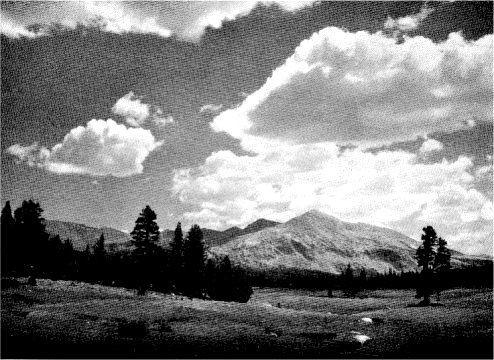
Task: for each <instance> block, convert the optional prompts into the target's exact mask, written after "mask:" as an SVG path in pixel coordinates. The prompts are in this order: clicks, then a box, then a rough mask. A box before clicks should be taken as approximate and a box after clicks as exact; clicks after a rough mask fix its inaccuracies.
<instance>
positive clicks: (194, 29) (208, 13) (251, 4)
mask: <svg viewBox="0 0 494 360" xmlns="http://www.w3.org/2000/svg"><path fill="white" fill-rule="evenodd" d="M314 2H315V0H302V1H273V0H268V1H233V2H232V1H220V2H207V1H204V2H199V3H198V4H194V5H192V6H194V7H195V10H196V11H195V14H194V15H193V16H192V17H191V18H190V20H191V21H190V22H188V23H187V25H186V26H185V28H184V29H183V30H182V31H181V34H182V36H185V37H187V38H190V39H199V38H200V37H201V36H202V34H203V33H204V30H205V29H206V28H207V27H211V28H213V29H218V28H221V26H222V24H223V21H227V20H234V19H236V18H238V17H240V16H243V15H247V14H248V13H250V12H251V11H252V9H254V8H255V7H256V6H257V5H258V4H259V3H262V4H265V5H270V4H278V5H279V6H281V8H283V9H284V10H287V11H296V10H299V9H301V8H304V7H306V6H309V5H311V4H312V3H314Z"/></svg>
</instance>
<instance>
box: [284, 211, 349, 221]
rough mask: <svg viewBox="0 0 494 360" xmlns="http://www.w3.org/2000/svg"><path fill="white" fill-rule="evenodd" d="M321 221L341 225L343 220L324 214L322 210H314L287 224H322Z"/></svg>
mask: <svg viewBox="0 0 494 360" xmlns="http://www.w3.org/2000/svg"><path fill="white" fill-rule="evenodd" d="M321 221H323V222H325V223H333V224H336V223H341V220H340V219H338V218H336V217H334V216H331V215H328V214H326V213H323V212H322V211H320V210H316V209H312V210H309V211H307V212H305V213H303V214H302V215H299V216H297V217H294V218H293V219H290V220H289V221H288V222H287V224H289V223H299V222H309V223H312V222H321Z"/></svg>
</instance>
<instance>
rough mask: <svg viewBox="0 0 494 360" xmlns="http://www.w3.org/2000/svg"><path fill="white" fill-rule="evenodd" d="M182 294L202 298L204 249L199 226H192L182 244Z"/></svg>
mask: <svg viewBox="0 0 494 360" xmlns="http://www.w3.org/2000/svg"><path fill="white" fill-rule="evenodd" d="M183 259H184V284H183V286H184V292H185V293H186V294H187V295H188V296H190V297H202V296H203V293H204V287H205V286H204V273H205V261H206V248H205V243H204V236H203V233H202V230H201V228H200V227H199V225H193V226H192V227H191V228H190V230H189V232H188V233H187V237H186V239H185V242H184V252H183Z"/></svg>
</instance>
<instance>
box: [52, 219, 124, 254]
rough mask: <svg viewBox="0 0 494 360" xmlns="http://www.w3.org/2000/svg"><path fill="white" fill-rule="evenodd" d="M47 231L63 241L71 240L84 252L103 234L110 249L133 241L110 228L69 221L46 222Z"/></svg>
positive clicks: (121, 232) (122, 233) (77, 248)
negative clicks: (87, 246)
mask: <svg viewBox="0 0 494 360" xmlns="http://www.w3.org/2000/svg"><path fill="white" fill-rule="evenodd" d="M45 223H46V231H47V232H48V233H49V234H50V235H51V236H55V235H59V236H60V238H61V239H62V241H63V240H65V239H70V240H72V244H73V245H74V249H76V250H84V249H85V248H86V245H87V244H89V245H90V246H92V245H94V243H95V242H96V241H97V240H98V239H99V238H100V236H101V234H104V236H105V244H106V245H107V246H108V247H109V248H114V247H120V246H125V245H126V244H128V242H129V241H130V240H131V237H130V235H129V234H127V233H124V232H123V231H119V230H115V229H112V228H109V227H102V228H94V227H91V226H86V225H84V224H78V223H73V222H68V221H59V220H45Z"/></svg>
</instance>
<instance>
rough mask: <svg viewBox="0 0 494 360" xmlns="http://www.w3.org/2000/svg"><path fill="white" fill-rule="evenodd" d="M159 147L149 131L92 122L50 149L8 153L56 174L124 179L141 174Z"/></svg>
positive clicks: (14, 148)
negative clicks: (148, 158)
mask: <svg viewBox="0 0 494 360" xmlns="http://www.w3.org/2000/svg"><path fill="white" fill-rule="evenodd" d="M161 145H162V142H161V141H156V140H155V138H154V136H153V135H152V134H151V132H150V131H149V130H144V129H133V128H127V127H126V126H125V125H119V124H117V123H116V122H115V121H113V120H111V119H108V120H106V121H105V120H96V119H93V120H91V121H89V122H88V123H87V125H86V126H85V127H84V126H79V127H77V128H74V129H72V130H71V131H70V132H69V133H68V134H67V135H65V137H64V139H63V141H62V142H61V143H59V144H56V145H55V146H53V147H52V148H51V150H50V149H47V148H45V147H40V146H39V145H37V144H33V145H31V146H21V145H19V144H15V145H12V146H11V147H9V148H8V149H7V152H8V153H10V154H11V155H13V156H15V157H17V158H18V159H19V161H21V162H26V163H27V164H28V165H29V166H37V167H40V168H43V169H46V170H48V171H50V172H53V173H57V174H88V175H93V176H105V175H113V176H116V177H126V176H131V175H134V174H139V173H142V171H143V162H144V160H145V159H146V158H147V156H148V155H149V153H150V152H152V151H153V150H155V149H157V148H158V147H159V146H161Z"/></svg>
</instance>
